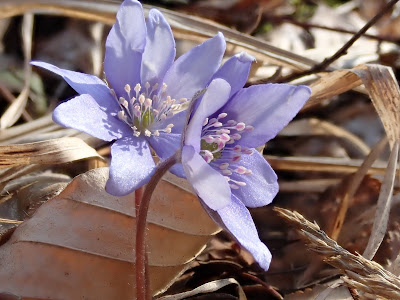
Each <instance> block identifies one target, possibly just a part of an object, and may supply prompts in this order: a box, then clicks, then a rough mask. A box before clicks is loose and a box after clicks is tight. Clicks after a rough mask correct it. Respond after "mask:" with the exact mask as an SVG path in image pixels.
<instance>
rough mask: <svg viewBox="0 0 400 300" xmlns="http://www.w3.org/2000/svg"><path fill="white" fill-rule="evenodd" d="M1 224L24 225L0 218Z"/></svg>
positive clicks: (16, 221)
mask: <svg viewBox="0 0 400 300" xmlns="http://www.w3.org/2000/svg"><path fill="white" fill-rule="evenodd" d="M0 223H5V224H21V223H23V221H18V220H9V219H3V218H0Z"/></svg>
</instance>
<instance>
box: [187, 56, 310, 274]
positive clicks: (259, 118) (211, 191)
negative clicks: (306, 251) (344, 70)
mask: <svg viewBox="0 0 400 300" xmlns="http://www.w3.org/2000/svg"><path fill="white" fill-rule="evenodd" d="M252 61H253V58H252V57H251V56H249V55H247V54H246V53H241V54H238V55H236V56H234V57H232V58H231V59H229V60H228V61H227V62H226V63H225V64H224V65H223V66H222V67H221V68H220V69H219V70H218V72H217V73H216V74H215V75H214V76H213V79H214V80H213V81H212V82H211V83H210V85H209V86H208V88H207V91H206V92H205V94H204V96H203V98H202V100H201V101H200V103H199V105H198V106H197V108H196V109H195V111H194V112H193V113H192V116H191V118H190V120H189V124H188V126H187V130H186V133H185V139H184V146H183V149H182V164H183V168H184V171H185V174H186V178H187V179H188V181H189V182H190V183H191V185H192V186H193V188H194V190H195V191H196V193H197V195H198V196H199V198H200V200H201V201H202V203H203V206H204V207H205V208H206V210H207V211H208V213H209V214H210V215H211V217H212V218H213V219H214V220H215V221H216V222H217V223H218V224H220V225H221V226H222V227H223V228H225V229H226V230H228V231H229V232H230V233H232V234H233V236H234V237H235V238H236V239H237V241H238V242H239V243H240V244H241V245H242V246H243V247H244V248H246V249H247V250H248V251H250V253H251V254H252V255H253V257H254V259H255V260H256V261H257V262H258V263H259V264H260V266H261V267H262V268H264V269H265V270H267V269H268V268H269V264H270V261H271V254H270V252H269V250H268V248H267V247H266V246H265V245H264V244H263V243H262V242H261V241H260V239H259V237H258V234H257V230H256V227H255V225H254V223H253V220H252V217H251V215H250V213H249V211H248V209H247V208H246V206H247V207H259V206H264V205H267V204H269V203H271V201H272V199H273V198H274V197H275V195H276V193H277V192H278V183H277V176H276V174H275V172H274V171H273V170H272V168H271V166H270V165H269V164H268V163H267V161H266V160H265V159H264V158H263V156H262V155H261V154H259V153H258V152H257V151H256V150H255V149H254V148H256V147H258V146H261V145H263V144H264V143H266V142H267V141H268V140H270V139H272V138H273V137H275V136H276V134H277V133H278V132H279V131H280V130H281V129H282V128H283V127H284V126H286V125H287V124H288V122H289V121H290V120H291V119H292V118H293V117H294V116H295V115H296V114H297V113H298V111H299V110H300V108H301V107H302V106H303V105H304V103H305V102H306V101H307V99H308V98H309V96H310V89H309V88H308V87H306V86H293V85H288V84H262V85H254V86H251V87H248V88H243V86H244V84H245V82H246V80H247V77H248V74H249V70H250V65H251V62H252Z"/></svg>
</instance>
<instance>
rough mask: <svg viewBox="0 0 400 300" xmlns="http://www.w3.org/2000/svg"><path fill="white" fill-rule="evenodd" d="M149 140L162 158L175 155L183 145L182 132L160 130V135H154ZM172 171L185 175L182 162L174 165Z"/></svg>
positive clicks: (180, 175)
mask: <svg viewBox="0 0 400 300" xmlns="http://www.w3.org/2000/svg"><path fill="white" fill-rule="evenodd" d="M147 140H148V141H149V143H150V145H151V147H152V148H153V149H154V151H155V152H156V154H157V155H158V157H160V158H161V159H162V160H166V159H167V158H168V157H170V156H172V155H174V154H175V152H176V151H177V150H178V149H179V148H180V147H181V134H176V133H165V132H160V135H159V136H154V135H152V136H151V137H149V138H148V139H147ZM170 172H171V173H172V174H175V175H176V176H179V177H185V173H184V171H183V167H182V164H176V165H174V166H173V167H172V168H171V169H170Z"/></svg>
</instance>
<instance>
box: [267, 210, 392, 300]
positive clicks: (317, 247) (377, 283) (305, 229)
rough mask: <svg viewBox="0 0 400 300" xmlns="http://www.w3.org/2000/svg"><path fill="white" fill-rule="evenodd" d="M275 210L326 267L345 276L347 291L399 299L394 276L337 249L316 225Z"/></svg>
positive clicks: (298, 216) (367, 261) (297, 215)
mask: <svg viewBox="0 0 400 300" xmlns="http://www.w3.org/2000/svg"><path fill="white" fill-rule="evenodd" d="M274 210H275V211H276V212H278V214H279V215H280V216H281V217H283V218H284V219H285V220H286V221H288V222H289V223H290V224H291V225H293V226H294V227H295V228H296V229H297V230H298V233H299V234H300V236H301V238H302V239H303V240H304V241H305V242H306V243H307V246H308V247H309V248H310V249H311V250H313V251H315V252H317V253H318V254H320V255H322V256H324V257H325V261H326V262H327V263H329V264H330V265H332V266H334V267H335V268H338V269H340V270H341V271H342V272H343V274H345V275H347V277H348V279H347V278H344V280H345V282H346V283H347V284H348V285H349V286H350V287H353V288H357V289H359V290H360V291H363V292H366V293H370V294H373V295H376V296H378V298H379V297H380V298H383V299H393V300H394V299H400V279H399V278H398V277H397V276H395V275H393V274H392V273H390V272H389V271H387V270H385V269H384V268H383V267H382V266H381V265H379V264H378V263H376V262H374V261H371V260H368V259H365V258H364V257H362V256H361V255H354V254H352V253H350V252H348V251H347V250H346V249H344V248H342V247H340V246H339V245H338V244H337V243H336V242H335V241H334V240H332V239H330V238H329V237H328V236H327V234H326V233H325V232H324V231H322V230H321V229H320V228H319V227H318V225H317V224H315V223H311V222H310V221H308V220H307V219H305V218H304V217H303V216H302V215H301V214H299V213H297V212H292V211H290V210H287V209H283V208H277V207H275V208H274Z"/></svg>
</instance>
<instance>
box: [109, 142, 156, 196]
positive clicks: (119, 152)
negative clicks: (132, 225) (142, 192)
mask: <svg viewBox="0 0 400 300" xmlns="http://www.w3.org/2000/svg"><path fill="white" fill-rule="evenodd" d="M154 170H155V164H154V161H153V157H152V156H151V151H150V147H149V145H148V143H147V142H146V140H145V139H144V138H141V137H135V136H133V135H132V136H126V137H123V138H122V139H120V140H117V141H115V142H114V144H113V145H112V146H111V165H110V177H109V179H108V181H107V184H106V191H107V192H108V193H110V194H111V195H114V196H123V195H127V194H129V193H131V192H133V191H134V190H136V189H137V188H139V187H141V186H142V185H144V184H146V183H147V182H148V181H149V180H150V178H151V176H152V175H153V173H154Z"/></svg>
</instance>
